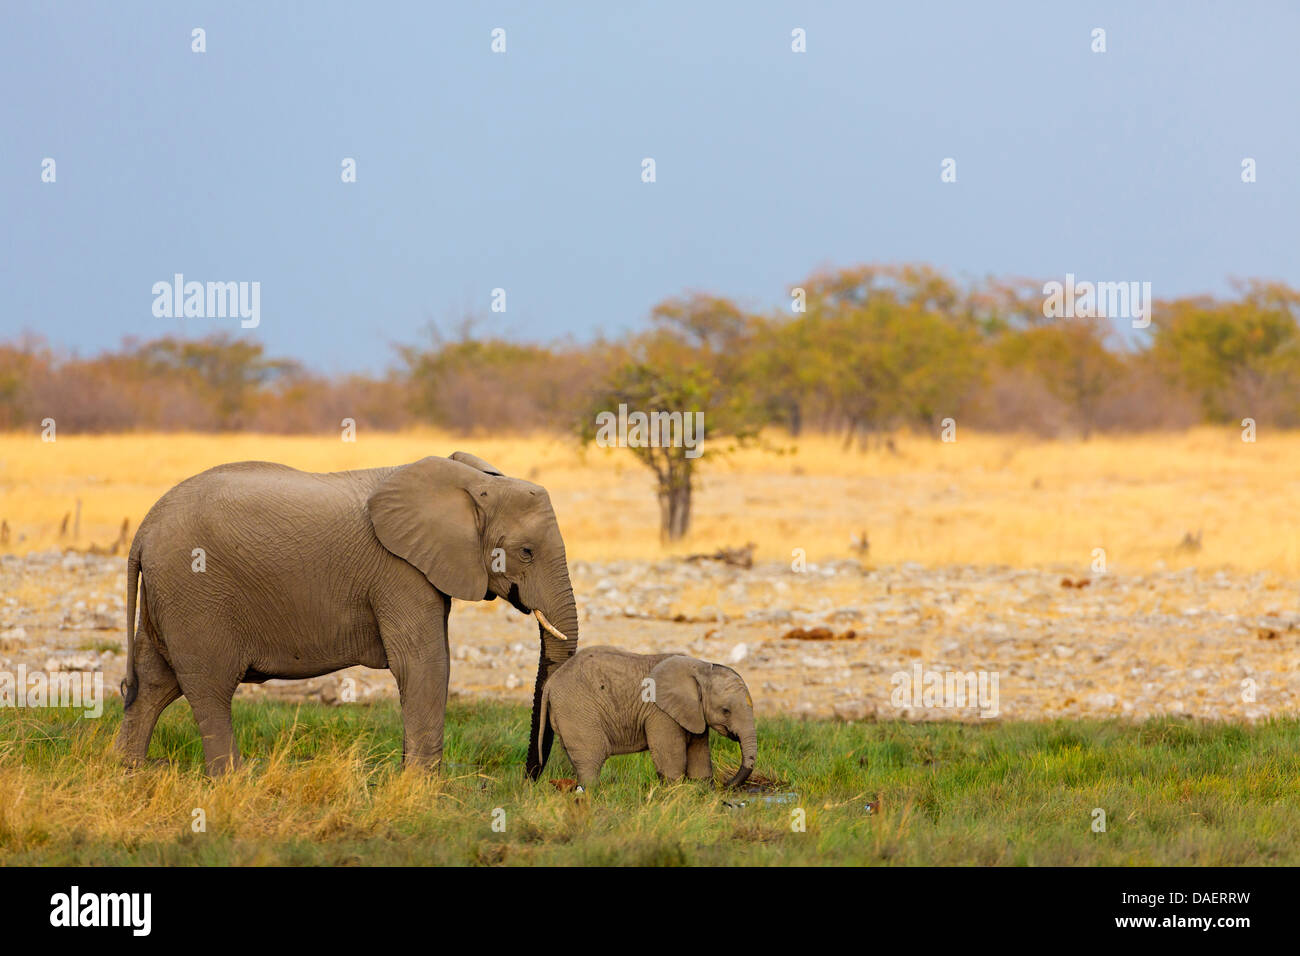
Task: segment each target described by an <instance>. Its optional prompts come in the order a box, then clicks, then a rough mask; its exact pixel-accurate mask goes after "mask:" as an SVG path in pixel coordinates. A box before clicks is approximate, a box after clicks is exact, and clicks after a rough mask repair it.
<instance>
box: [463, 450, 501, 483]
mask: <svg viewBox="0 0 1300 956" xmlns="http://www.w3.org/2000/svg"><path fill="white" fill-rule="evenodd" d="M451 460H452V461H459V462H461V463H463V464H466V465H469V466H470V467H471V468H477V469H478V470H479V471H481V472H483V473H484V474H485V475H496V476H497V477H498V478H504V477H505V472H503V471H502V470H501V469H500V468H498V467H497V466H496V465H489V464H488V463H487V462H485V461H484V460H483V459H482V458H480V457H479V456H478V455H471V454H470V453H469V452H467V451H456V452H452V454H451Z"/></svg>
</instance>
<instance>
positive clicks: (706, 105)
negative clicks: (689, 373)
mask: <svg viewBox="0 0 1300 956" xmlns="http://www.w3.org/2000/svg"><path fill="white" fill-rule="evenodd" d="M612 8H616V9H612ZM195 27H202V28H203V29H204V30H205V31H206V45H207V51H206V52H205V53H202V54H198V53H193V52H191V30H192V29H193V28H195ZM497 27H500V28H503V29H504V30H505V31H506V44H507V52H506V53H505V54H494V53H493V52H492V51H491V48H490V47H491V40H492V38H491V31H492V30H493V29H494V28H497ZM796 27H799V28H803V29H804V30H806V32H807V52H806V53H802V54H796V53H793V52H792V51H791V31H792V30H793V29H794V28H796ZM1096 27H1101V28H1104V29H1105V31H1106V46H1107V51H1106V52H1105V53H1094V52H1092V50H1091V46H1092V42H1093V41H1092V37H1091V32H1092V30H1093V29H1094V28H1096ZM1298 37H1300V7H1297V5H1296V4H1294V3H1287V2H1246V3H1226V2H1224V3H1217V4H1208V3H1193V2H1186V0H1183V2H1143V3H1138V4H1135V3H1092V4H1082V3H1071V4H1067V3H1042V2H1026V3H1003V4H998V3H990V4H982V3H981V4H969V3H959V2H955V0H954V2H932V3H906V4H867V3H807V2H800V3H784V4H782V3H762V2H744V3H740V2H737V3H700V2H664V3H654V4H635V5H633V4H611V3H608V2H592V3H558V2H557V3H545V4H543V3H518V4H440V3H409V4H408V3H401V4H396V3H393V4H389V3H375V4H358V3H351V2H349V3H336V2H329V3H324V2H322V3H286V2H277V3H260V2H259V3H252V2H240V3H232V4H226V3H212V4H194V3H184V4H178V3H169V2H149V3H124V4H117V3H113V4H109V3H103V4H89V3H49V2H40V3H36V2H31V3H24V2H16V0H6V2H5V3H4V5H3V8H2V9H0V89H3V91H4V92H3V94H2V99H0V129H2V130H3V138H2V142H0V221H3V224H4V245H3V257H2V261H0V303H2V308H0V339H8V338H11V337H12V336H15V335H17V334H18V333H20V332H21V331H23V330H25V329H28V330H32V331H36V332H39V333H41V334H43V335H45V336H46V337H47V338H48V339H49V340H50V342H51V343H53V344H54V345H57V346H61V347H65V348H69V349H75V350H77V351H78V352H79V353H80V354H83V355H85V354H92V353H94V352H97V351H99V350H100V349H102V348H105V347H115V346H117V345H118V344H119V342H120V341H121V339H122V337H123V336H128V335H130V336H136V337H138V338H148V337H152V336H154V335H160V334H167V333H180V334H185V335H199V334H203V333H206V332H210V331H213V330H215V329H218V328H227V329H230V330H231V331H233V332H236V333H237V334H241V335H250V336H255V337H257V338H258V339H260V340H261V341H263V342H265V343H266V345H267V347H268V349H269V350H270V351H271V352H272V353H273V354H276V355H287V356H292V357H295V358H298V359H300V360H302V361H304V362H306V363H307V364H308V365H310V366H312V367H314V368H317V369H319V370H321V371H325V372H337V371H342V370H353V369H356V370H371V371H373V370H379V369H381V368H383V367H385V366H386V365H388V364H389V363H390V362H391V361H392V357H393V352H392V344H393V343H412V342H417V341H421V340H422V336H423V333H422V328H423V327H424V326H426V325H427V323H428V322H429V321H430V320H435V321H437V322H438V323H439V325H440V326H441V327H442V328H443V329H444V330H451V329H452V328H453V326H454V324H455V323H456V321H457V320H458V319H459V318H460V317H461V316H463V315H465V314H467V313H476V314H478V315H480V316H481V322H480V325H479V326H478V328H479V330H480V331H482V332H484V333H491V332H503V333H507V332H514V333H517V334H523V335H525V336H527V337H529V338H532V339H549V338H554V337H558V336H562V335H570V334H571V335H574V336H576V337H578V338H586V337H589V336H591V335H593V334H595V333H597V332H599V331H604V332H607V333H617V332H619V331H621V330H624V329H627V328H630V327H634V326H636V325H638V324H640V323H642V322H644V321H645V317H646V315H647V313H648V311H649V309H650V307H651V306H652V305H653V304H654V303H655V302H657V301H659V300H660V299H662V298H665V297H667V296H670V295H673V294H677V293H680V292H682V291H684V290H688V289H700V290H707V291H711V292H717V293H721V294H725V295H730V296H734V297H736V298H737V299H738V300H740V301H741V302H742V303H744V304H746V305H749V306H752V307H763V308H766V307H774V306H776V305H779V304H782V303H787V302H788V298H787V295H788V293H787V290H788V288H789V287H790V286H791V285H793V284H795V283H796V282H797V281H798V280H799V279H801V278H803V277H804V276H806V275H807V274H809V273H810V272H811V271H813V270H814V269H816V268H818V267H821V266H828V265H843V266H847V265H853V264H858V263H863V262H869V261H881V262H904V261H919V262H928V263H931V264H933V265H935V266H938V267H940V268H943V269H945V270H947V271H949V272H951V273H952V274H954V275H955V276H957V277H958V278H963V279H972V278H978V277H981V276H985V275H1023V276H1032V277H1035V278H1044V279H1047V278H1053V277H1063V276H1064V274H1065V273H1066V272H1073V273H1075V274H1076V275H1078V276H1079V277H1080V278H1087V279H1095V280H1107V281H1118V280H1147V281H1150V282H1151V283H1152V286H1153V294H1154V295H1155V296H1156V297H1157V298H1161V297H1166V296H1170V295H1177V294H1184V293H1194V292H1204V291H1209V292H1221V291H1225V290H1226V289H1227V288H1228V280H1229V278H1230V277H1232V276H1261V277H1270V278H1278V279H1282V280H1285V281H1287V282H1289V283H1291V284H1292V285H1296V286H1300V255H1298V253H1300V241H1298V239H1300V217H1298V216H1297V212H1298V211H1300V124H1298V123H1297V122H1296V116H1297V106H1298V104H1300V57H1297V56H1296V54H1295V44H1296V40H1297V38H1298ZM46 157H50V158H53V159H54V160H55V161H56V163H57V167H56V169H57V181H56V182H55V183H53V184H50V183H42V182H41V169H42V160H43V159H45V158H46ZM344 157H353V158H355V159H356V162H357V178H358V181H357V182H356V183H352V184H345V183H343V182H341V179H340V172H341V163H342V161H343V159H344ZM645 157H652V158H653V159H654V160H655V162H656V167H657V168H656V174H657V181H656V182H654V183H653V184H646V183H643V182H642V181H641V162H642V159H643V158H645ZM946 157H952V158H954V159H956V161H957V182H956V183H942V182H941V181H940V171H941V170H940V164H941V162H942V161H943V160H944V159H945V158H946ZM1245 157H1252V158H1254V159H1255V160H1256V162H1257V176H1258V181H1257V182H1255V183H1253V184H1245V183H1243V182H1242V181H1241V162H1242V159H1243V158H1245ZM177 272H180V273H183V274H184V275H185V277H186V279H187V280H198V281H204V282H206V281H209V280H214V281H217V280H236V281H239V280H242V281H258V282H260V283H261V324H260V326H259V327H258V328H256V329H252V330H246V331H245V330H241V329H240V328H239V323H238V321H237V320H231V319H199V318H190V319H175V318H156V317H154V315H153V313H152V305H153V299H154V297H153V294H152V292H151V288H152V286H153V284H154V283H155V282H158V281H170V280H171V277H172V275H173V274H174V273H177ZM497 287H500V288H504V289H505V290H506V295H507V299H506V302H507V309H508V311H507V312H506V313H505V314H504V315H503V314H494V313H492V312H491V311H490V310H489V306H490V296H491V291H492V289H494V288H497Z"/></svg>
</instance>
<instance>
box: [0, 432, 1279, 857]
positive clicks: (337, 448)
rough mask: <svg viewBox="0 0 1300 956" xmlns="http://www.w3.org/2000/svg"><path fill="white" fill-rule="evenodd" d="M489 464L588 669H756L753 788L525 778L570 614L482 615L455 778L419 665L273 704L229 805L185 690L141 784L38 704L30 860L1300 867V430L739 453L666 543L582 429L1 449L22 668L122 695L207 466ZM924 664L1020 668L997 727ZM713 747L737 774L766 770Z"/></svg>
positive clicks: (459, 722) (27, 765)
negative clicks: (147, 588) (207, 766)
mask: <svg viewBox="0 0 1300 956" xmlns="http://www.w3.org/2000/svg"><path fill="white" fill-rule="evenodd" d="M457 449H463V450H466V451H470V452H473V453H475V454H478V455H480V456H481V457H483V458H485V459H487V460H488V461H490V462H492V463H494V464H495V465H497V466H499V467H500V468H502V469H503V470H504V471H506V472H507V473H509V474H514V475H517V476H520V477H525V478H529V479H530V480H533V481H536V482H538V483H540V484H542V485H544V486H546V487H547V489H548V490H549V491H550V494H551V497H552V501H553V503H554V507H555V510H556V513H557V516H558V518H559V523H560V527H561V529H562V530H563V532H564V536H565V541H566V544H567V548H568V553H569V558H570V563H571V565H572V573H573V580H574V585H575V589H576V593H577V599H578V605H579V611H580V614H581V628H582V644H583V645H584V646H591V645H595V644H614V645H618V646H622V647H627V648H629V649H631V650H638V651H667V650H681V651H684V652H686V653H689V654H692V655H694V656H697V657H702V658H705V659H708V660H715V661H720V662H725V663H730V664H731V666H734V667H735V668H736V669H737V670H738V671H739V672H740V673H741V674H742V675H743V676H744V677H745V678H746V680H747V681H748V683H749V686H750V688H751V690H752V692H753V696H754V701H755V705H756V709H757V711H758V714H759V718H760V720H759V758H758V770H757V771H756V773H755V774H754V777H753V778H752V780H751V782H752V783H753V786H752V787H751V788H750V789H749V790H747V791H746V792H727V791H721V790H712V789H708V788H704V787H701V786H700V785H698V784H692V783H685V784H679V785H665V784H663V783H660V782H659V781H658V780H657V779H656V778H655V774H654V771H653V767H652V764H651V762H650V760H649V757H648V755H645V754H638V755H631V756H627V757H618V758H613V759H611V760H610V761H609V762H608V763H607V764H606V766H605V770H604V775H603V778H602V779H603V783H602V785H601V786H600V787H599V788H596V789H595V790H593V791H591V792H589V793H574V792H573V791H572V790H570V789H567V786H568V785H567V783H566V780H567V778H569V777H571V776H572V775H573V774H572V768H571V767H570V766H569V764H568V762H567V759H566V757H565V756H564V754H563V751H562V750H561V749H560V748H558V747H557V749H556V752H555V753H553V755H552V758H551V763H550V764H549V765H548V767H547V769H546V771H545V773H544V775H543V780H542V781H541V782H540V783H538V784H532V783H529V782H527V781H526V780H525V779H524V778H523V771H522V767H523V761H524V748H525V744H526V739H527V730H528V728H527V721H528V703H529V701H530V700H531V694H532V677H533V670H534V668H535V666H536V627H535V625H534V624H532V623H531V622H530V621H529V620H528V619H526V618H524V617H522V616H520V615H518V614H517V613H516V612H514V611H513V610H511V609H509V608H507V607H504V606H503V605H502V604H501V603H500V602H494V603H491V604H463V605H462V604H459V603H458V605H457V606H456V607H455V608H454V609H453V611H452V619H451V646H452V653H453V664H452V674H451V685H452V691H453V694H454V695H455V697H454V699H453V702H452V704H451V706H450V708H449V712H448V723H447V726H448V733H447V753H446V755H445V763H446V766H445V768H444V772H443V773H442V774H441V775H436V776H430V775H426V774H423V773H418V772H408V771H403V770H402V769H401V768H400V766H399V762H400V748H401V732H400V719H399V712H398V709H397V705H396V700H395V697H396V694H395V688H394V686H393V682H392V679H391V676H390V675H389V674H388V672H386V671H368V670H365V669H362V668H354V669H352V670H350V671H346V672H341V673H340V674H336V675H328V676H326V677H322V678H316V679H314V680H311V681H272V682H270V683H268V684H266V685H258V686H252V685H248V686H246V687H245V688H243V689H241V693H240V694H239V695H238V696H237V698H236V705H235V706H236V709H235V726H236V732H237V735H238V738H239V744H240V749H241V751H242V753H243V754H244V756H245V758H246V764H245V766H243V767H242V768H241V769H240V770H239V771H237V772H236V773H234V774H232V775H230V776H228V777H225V778H223V779H220V780H217V781H210V780H208V779H207V778H205V777H204V776H203V775H202V772H201V767H202V761H201V752H200V750H201V748H200V742H199V736H198V731H197V729H196V728H195V726H194V723H193V720H192V717H191V716H190V713H189V709H188V706H187V705H186V704H185V703H184V702H183V701H180V702H177V703H176V704H173V705H172V707H171V708H170V709H169V710H168V711H167V713H166V714H164V717H163V719H162V721H161V722H160V725H159V730H158V732H157V734H156V735H155V738H154V743H153V749H152V751H151V755H152V756H153V757H155V758H158V759H157V761H156V763H155V764H153V765H151V766H148V767H145V768H143V769H138V770H133V771H130V772H128V771H125V770H124V769H123V768H121V767H120V766H118V765H117V764H116V762H115V760H114V758H113V755H112V752H111V741H112V738H113V735H114V734H115V732H116V729H117V726H118V724H119V722H120V717H121V706H120V701H118V699H117V698H116V697H112V696H110V698H109V700H108V702H107V703H106V705H105V708H104V714H103V716H102V717H100V718H98V719H88V718H86V717H84V716H82V715H81V712H80V711H79V710H76V711H74V710H66V709H58V708H23V709H20V708H13V707H3V708H0V861H2V862H6V863H11V864H40V863H76V864H88V863H105V864H132V863H140V864H259V863H286V864H298V863H302V864H388V863H392V864H405V863H461V864H506V865H510V864H545V863H556V864H566V863H587V864H619V863H630V864H696V863H700V864H720V863H730V864H745V863H750V864H782V863H792V864H862V863H901V864H918V863H977V864H1053V863H1066V864H1091V863H1095V864H1155V863H1170V864H1252V863H1253V864H1259V863H1291V864H1294V863H1296V862H1297V861H1300V849H1297V847H1300V799H1298V798H1300V786H1297V782H1296V781H1297V772H1298V771H1300V766H1298V765H1300V758H1297V756H1296V748H1295V747H1294V741H1295V739H1296V732H1297V729H1300V727H1298V726H1297V725H1298V723H1300V721H1298V720H1297V706H1298V704H1300V672H1298V671H1297V662H1300V654H1298V653H1297V650H1298V648H1297V644H1298V643H1300V628H1297V627H1296V621H1297V617H1298V615H1297V610H1296V608H1297V600H1296V599H1297V593H1298V587H1300V539H1298V538H1297V535H1296V533H1295V531H1294V528H1293V525H1292V524H1291V522H1290V521H1289V516H1291V515H1293V514H1295V513H1297V509H1300V434H1293V433H1276V432H1273V433H1269V432H1261V434H1259V435H1258V436H1257V440H1256V441H1254V442H1244V441H1242V437H1241V432H1240V431H1239V430H1233V429H1218V428H1203V429H1195V430H1191V431H1186V432H1181V433H1169V432H1165V433H1158V434H1150V435H1145V434H1138V435H1131V436H1125V437H1105V436H1103V437H1094V438H1092V439H1089V440H1087V441H1068V440H1040V439H1036V438H1032V437H1027V436H1009V435H986V434H970V433H960V434H959V435H958V437H957V440H956V441H955V442H942V441H940V440H939V438H938V436H931V435H926V434H914V433H900V434H896V435H893V436H890V437H889V439H888V440H887V441H886V440H881V441H878V442H873V443H872V444H871V446H870V447H869V448H868V449H867V450H865V451H864V450H862V449H860V448H859V447H857V446H854V447H852V448H845V447H844V446H843V444H842V442H840V441H839V440H837V439H835V438H831V437H819V436H807V435H805V436H799V437H797V438H792V437H790V436H788V435H782V434H779V433H775V434H767V435H765V436H764V440H763V442H762V447H756V448H748V449H743V450H739V451H736V452H734V453H730V454H723V453H722V452H723V449H721V448H717V449H710V448H709V447H708V446H707V444H706V451H705V455H704V458H703V468H702V471H701V475H700V484H699V487H698V489H697V492H696V496H695V502H694V514H693V522H692V530H691V532H690V534H689V535H688V537H687V538H686V539H685V540H683V541H681V542H679V543H676V544H674V545H672V546H669V547H665V546H663V545H661V543H660V541H659V537H658V513H657V505H656V500H655V495H654V486H653V482H652V477H651V475H650V473H649V472H648V471H647V470H645V469H644V468H642V467H641V466H640V465H639V464H638V463H637V462H636V461H635V459H634V458H633V457H632V456H631V455H630V453H628V452H627V451H624V450H619V449H599V448H590V449H588V450H587V451H586V452H585V453H584V452H582V451H580V450H579V449H578V447H577V444H576V442H575V441H572V440H570V439H567V438H564V437H539V436H532V437H502V436H481V437H464V436H459V437H457V436H452V435H449V434H444V433H438V432H432V431H413V432H403V433H396V434H378V435H366V434H364V433H363V434H361V435H360V436H359V437H358V439H357V441H355V442H343V441H340V440H339V438H338V437H337V436H329V437H302V436H291V437H281V436H270V435H238V436H223V435H184V434H182V435H176V434H156V435H154V434H126V435H104V436H84V437H83V436H62V435H61V436H60V437H59V438H58V440H57V441H55V442H42V441H41V440H40V438H39V436H33V435H28V434H22V435H19V434H8V435H2V436H0V520H2V521H3V522H4V533H3V535H2V537H3V541H2V542H0V671H5V672H9V673H12V672H14V671H15V669H16V668H17V667H18V666H19V665H20V664H21V665H25V666H26V667H27V668H28V669H41V670H44V671H47V672H49V671H59V670H91V671H96V672H102V673H103V675H104V683H105V687H106V688H107V689H108V691H109V693H110V695H111V694H112V693H114V691H113V689H114V688H116V686H117V683H118V681H119V680H120V678H121V675H122V671H123V665H124V662H125V658H124V653H123V642H124V640H125V609H124V608H125V601H124V599H125V558H124V553H123V551H122V550H121V549H120V548H119V549H118V551H117V553H113V546H114V543H115V542H116V541H117V540H118V539H119V536H120V534H121V532H122V527H123V524H124V523H125V524H126V526H127V527H128V529H129V531H133V530H134V528H135V526H136V525H137V524H138V522H139V521H140V519H141V518H142V517H143V516H144V514H145V512H146V511H147V510H148V508H149V507H150V506H151V505H152V504H153V502H154V501H155V500H156V499H157V498H158V497H159V496H160V495H161V494H162V493H163V492H165V491H166V490H167V489H168V488H169V487H171V486H172V485H173V484H175V483H176V482H177V481H180V480H181V479H183V478H185V477H188V476H189V475H191V474H194V473H196V472H198V471H201V470H202V469H204V468H207V467H210V466H212V465H215V464H218V463H221V462H228V461H239V460H246V459H263V460H272V461H279V462H283V463H285V464H289V465H292V466H295V467H298V468H303V469H306V470H309V471H335V470H344V469H350V468H365V467H372V466H377V465H391V464H398V463H403V462H407V461H413V460H415V459H417V458H420V457H423V456H425V455H429V454H440V455H446V454H450V453H451V452H453V451H455V450H457ZM720 549H731V550H732V553H733V554H734V553H737V552H743V553H747V554H748V555H750V556H752V564H750V563H749V562H748V561H747V560H746V561H742V562H739V563H737V562H734V561H733V562H730V563H729V562H728V561H725V560H715V559H713V557H712V556H713V555H714V553H715V552H718V551H719V550H720ZM746 549H748V550H747V551H746ZM918 667H919V668H920V669H921V670H924V671H939V672H954V671H957V672H964V673H966V672H986V673H993V674H996V675H997V676H998V700H997V705H996V708H995V709H996V714H994V715H988V716H981V708H980V707H976V706H966V707H948V708H945V707H942V706H934V705H933V704H932V703H930V702H921V701H919V700H917V699H913V698H912V697H911V696H910V695H903V696H902V697H900V696H899V675H901V674H909V675H910V674H912V673H914V672H915V669H917V668H918ZM345 689H346V690H345ZM984 710H985V711H987V710H988V708H984ZM713 747H714V758H715V764H716V765H717V766H718V774H719V779H722V777H723V774H725V773H727V772H728V770H730V769H734V767H735V765H736V763H737V761H738V756H739V755H738V752H737V749H736V747H735V745H734V744H731V743H729V742H728V741H725V740H719V739H715V740H714V742H713ZM1098 811H1101V815H1100V816H1099V814H1098ZM1099 819H1100V820H1103V821H1104V828H1099V827H1098V821H1099ZM200 823H201V826H200V825H199V824H200Z"/></svg>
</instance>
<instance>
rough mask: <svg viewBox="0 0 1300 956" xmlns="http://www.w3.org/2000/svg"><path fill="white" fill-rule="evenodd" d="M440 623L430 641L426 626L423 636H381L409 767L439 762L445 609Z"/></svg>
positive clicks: (446, 674) (446, 669)
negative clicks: (399, 710) (398, 705)
mask: <svg viewBox="0 0 1300 956" xmlns="http://www.w3.org/2000/svg"><path fill="white" fill-rule="evenodd" d="M441 623H442V633H441V634H439V635H437V636H436V637H435V638H434V640H433V641H432V642H429V639H428V628H427V626H426V627H424V628H422V630H423V634H422V635H421V634H415V633H409V634H408V633H405V632H402V631H399V632H398V633H397V634H395V635H385V636H384V637H383V641H384V650H385V651H386V652H387V654H388V666H389V669H390V670H392V672H393V677H394V678H395V679H396V680H397V693H398V696H399V698H400V699H401V704H402V762H403V763H404V764H406V765H408V766H416V767H437V766H438V765H439V764H440V763H441V762H442V746H443V730H444V721H445V719H446V716H447V685H448V680H449V679H450V676H451V665H450V658H451V654H450V652H449V650H450V649H449V648H448V645H447V609H446V608H444V609H443V610H442V614H441ZM421 637H423V641H421V640H420V638H421Z"/></svg>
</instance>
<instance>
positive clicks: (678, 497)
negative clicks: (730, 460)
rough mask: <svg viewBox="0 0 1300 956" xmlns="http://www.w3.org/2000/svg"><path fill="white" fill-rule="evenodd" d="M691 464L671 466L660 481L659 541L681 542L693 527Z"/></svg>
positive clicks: (673, 464)
mask: <svg viewBox="0 0 1300 956" xmlns="http://www.w3.org/2000/svg"><path fill="white" fill-rule="evenodd" d="M691 478H692V476H691V462H690V461H689V460H687V459H682V460H681V461H678V462H673V463H672V464H670V465H669V468H668V470H667V474H666V475H662V476H661V477H660V481H659V540H660V541H661V542H663V543H665V544H667V543H670V542H673V541H680V540H681V539H682V538H683V537H685V536H686V532H687V531H689V530H690V527H691Z"/></svg>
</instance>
